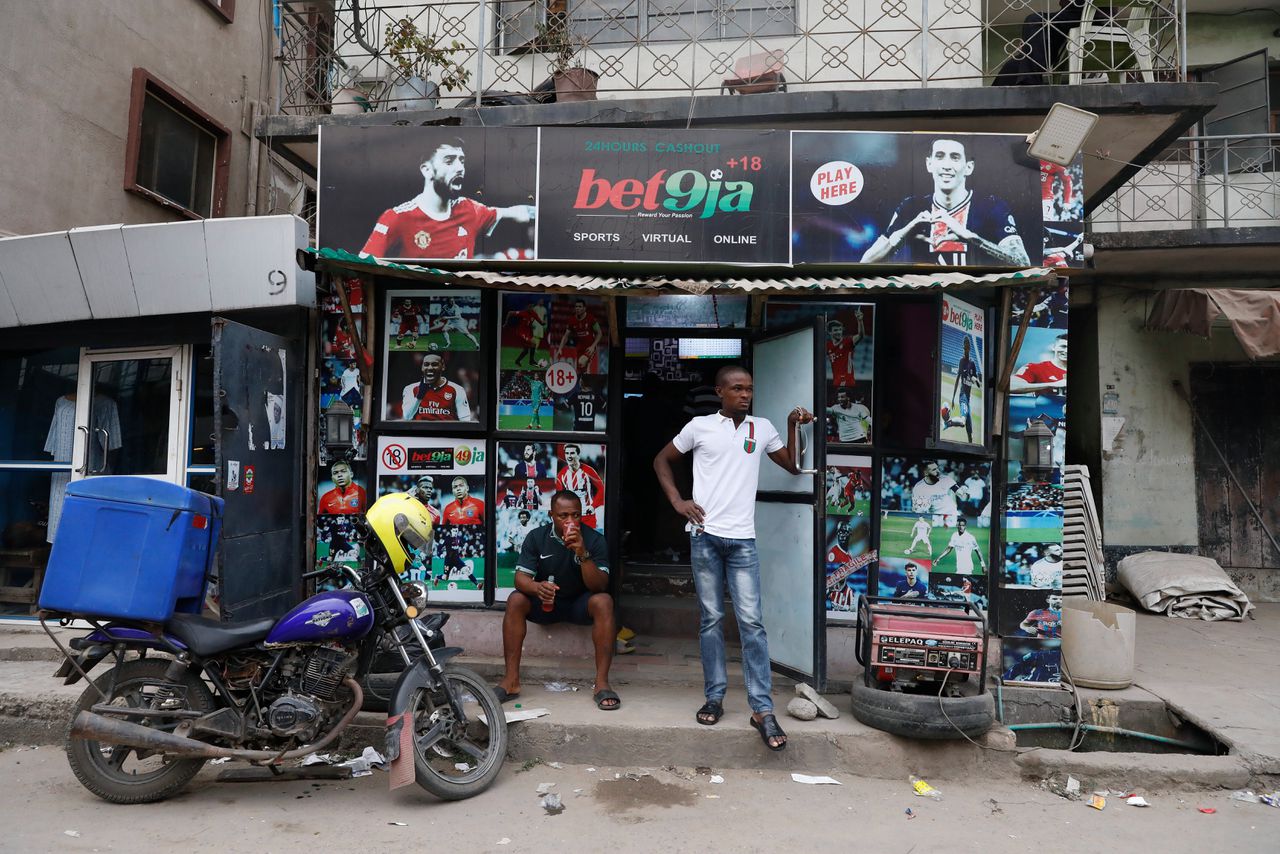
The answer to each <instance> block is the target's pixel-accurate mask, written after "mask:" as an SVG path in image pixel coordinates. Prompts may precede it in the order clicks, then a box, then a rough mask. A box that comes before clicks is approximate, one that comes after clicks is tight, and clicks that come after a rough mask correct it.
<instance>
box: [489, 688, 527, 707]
mask: <svg viewBox="0 0 1280 854" xmlns="http://www.w3.org/2000/svg"><path fill="white" fill-rule="evenodd" d="M493 693H494V694H496V695H497V697H498V703H499V704H502V703H507V702H510V701H511V700H514V699H516V698H518V697H519V696H520V692H519V691H516V692H515V693H514V694H511V693H508V692H507V689H506V688H503V687H502V686H501V685H494V686H493Z"/></svg>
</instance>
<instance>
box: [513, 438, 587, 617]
mask: <svg viewBox="0 0 1280 854" xmlns="http://www.w3.org/2000/svg"><path fill="white" fill-rule="evenodd" d="M497 471H498V474H497V478H498V480H497V492H496V496H497V497H496V501H497V510H496V511H495V512H496V514H497V515H496V517H495V518H496V521H497V538H498V541H497V546H496V547H495V549H494V552H495V564H496V572H497V575H496V578H497V589H496V591H495V598H496V599H497V601H499V602H503V601H506V598H507V596H509V595H510V594H511V591H512V590H514V589H515V571H516V561H517V559H518V558H519V557H520V549H521V548H522V547H523V546H524V538H525V537H526V536H528V535H529V533H530V532H531V531H533V530H534V529H535V528H539V527H541V526H543V525H546V524H549V523H550V522H551V496H553V495H555V493H556V492H557V491H559V490H561V489H567V490H569V491H570V492H572V493H574V494H575V495H577V496H578V498H579V500H581V501H582V524H583V525H585V526H587V527H589V528H594V529H595V530H596V531H599V532H600V533H601V534H603V533H604V524H605V504H604V495H605V492H604V471H605V448H604V445H595V444H580V443H577V442H499V443H498V459H497Z"/></svg>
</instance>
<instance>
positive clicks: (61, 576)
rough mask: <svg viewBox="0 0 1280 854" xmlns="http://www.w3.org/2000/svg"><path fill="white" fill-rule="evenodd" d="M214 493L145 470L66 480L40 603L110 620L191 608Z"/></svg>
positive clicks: (205, 563) (207, 562)
mask: <svg viewBox="0 0 1280 854" xmlns="http://www.w3.org/2000/svg"><path fill="white" fill-rule="evenodd" d="M222 505H223V502H222V499H221V498H215V497H214V496H212V495H206V494H205V493H203V492H197V491H196V490H194V489H188V488H186V487H184V486H178V485H177V484H173V483H168V482H166V481H162V480H155V479H153V478H148V477H125V476H115V477H113V476H107V477H94V478H88V479H85V480H81V481H77V482H75V483H72V484H70V485H69V486H68V487H67V494H66V501H65V502H64V504H63V507H62V519H61V521H60V522H59V524H58V533H57V535H56V537H55V540H54V544H53V551H52V553H51V554H50V555H49V565H48V568H47V569H46V570H45V576H44V586H43V587H41V589H40V607H41V608H42V609H44V610H47V611H58V612H62V613H70V614H84V615H88V616H97V617H113V618H116V619H132V620H154V621H157V622H160V621H163V620H167V619H169V617H171V616H173V613H174V612H175V611H183V612H187V613H199V611H200V607H201V602H202V599H203V596H204V584H205V577H206V575H207V574H208V571H209V569H210V567H211V565H212V561H213V555H214V550H215V549H216V548H217V543H218V534H219V532H220V531H221V529H222Z"/></svg>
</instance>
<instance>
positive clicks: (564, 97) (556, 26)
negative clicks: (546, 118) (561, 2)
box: [536, 13, 600, 101]
mask: <svg viewBox="0 0 1280 854" xmlns="http://www.w3.org/2000/svg"><path fill="white" fill-rule="evenodd" d="M536 44H537V46H538V49H539V50H540V51H542V52H543V53H545V54H548V55H549V56H550V59H551V76H552V79H553V80H554V81H555V87H556V100H557V101H594V100H595V99H596V81H597V80H599V79H600V75H599V74H597V73H596V72H594V71H592V70H591V69H589V68H584V67H583V66H582V60H581V58H579V56H578V52H579V51H580V50H582V48H584V47H586V46H587V41H586V39H584V38H583V37H582V36H579V35H576V34H574V33H573V32H572V31H571V30H570V29H569V22H568V19H567V18H566V16H565V15H564V14H563V13H555V14H552V15H550V16H548V18H547V22H546V23H545V24H538V39H537V42H536Z"/></svg>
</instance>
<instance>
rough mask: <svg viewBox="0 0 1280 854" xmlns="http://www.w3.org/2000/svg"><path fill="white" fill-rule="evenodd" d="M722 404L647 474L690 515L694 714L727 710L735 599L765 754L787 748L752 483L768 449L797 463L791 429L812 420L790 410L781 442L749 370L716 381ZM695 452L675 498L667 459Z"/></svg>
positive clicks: (704, 720) (726, 371)
mask: <svg viewBox="0 0 1280 854" xmlns="http://www.w3.org/2000/svg"><path fill="white" fill-rule="evenodd" d="M715 387H716V396H717V397H719V398H720V410H719V411H718V412H714V413H712V414H710V415H702V416H699V417H697V418H694V419H693V420H691V421H690V422H689V423H688V424H686V425H685V426H684V429H683V430H681V431H680V433H679V434H678V435H677V436H676V437H675V439H673V440H672V441H670V442H668V443H667V446H666V447H665V448H663V449H662V450H661V451H660V452H659V453H658V456H656V457H654V460H653V470H654V471H655V472H656V473H657V475H658V483H659V484H661V486H662V490H663V492H665V493H666V496H667V500H669V501H670V502H671V506H672V507H674V508H675V511H676V512H677V513H679V514H680V515H681V516H684V517H685V518H686V519H688V520H689V522H688V524H687V525H686V529H687V530H688V531H689V536H690V537H691V551H692V555H693V557H692V563H693V581H694V587H695V588H696V589H697V591H698V602H699V605H700V606H701V610H702V621H701V625H700V627H699V630H698V641H699V646H700V649H701V652H702V676H703V680H704V683H705V684H704V691H705V694H706V698H707V702H706V703H705V704H704V705H703V706H702V708H701V709H699V710H698V713H697V720H698V723H700V724H707V725H708V726H710V725H712V724H714V723H716V722H718V721H719V720H720V717H721V716H722V715H723V714H724V705H723V702H724V693H725V688H726V686H727V683H728V671H727V667H726V664H725V651H724V628H723V626H722V623H723V621H724V592H725V588H726V587H728V589H729V594H730V596H731V597H732V599H733V610H734V615H735V616H736V617H737V620H738V634H739V635H740V636H741V638H742V674H743V678H744V679H745V681H746V683H747V700H748V702H749V703H750V704H751V712H752V715H751V725H752V726H753V727H755V728H756V730H757V731H758V732H759V733H760V738H761V739H762V740H763V741H764V743H765V745H766V746H768V748H769V749H770V750H782V749H783V748H784V747H786V746H787V734H786V733H785V732H783V731H782V727H781V726H779V725H778V719H777V718H776V717H775V716H774V714H773V698H772V696H771V694H772V691H773V685H772V682H773V680H772V675H771V674H770V672H769V644H768V639H767V638H766V637H765V631H764V622H763V620H762V618H761V614H760V558H759V556H758V554H757V553H756V539H755V538H756V530H755V513H756V486H757V484H758V482H759V480H760V458H761V457H762V456H764V455H765V454H768V455H769V459H771V460H773V461H774V462H775V463H777V464H778V465H779V466H781V467H782V468H784V469H786V470H787V471H789V472H791V473H792V474H799V473H800V469H799V467H798V466H797V465H796V463H795V460H796V425H798V424H808V423H809V422H811V421H813V414H812V413H810V412H809V411H808V410H806V409H804V408H803V407H799V406H797V407H796V408H795V409H793V410H792V411H791V413H790V414H789V415H788V416H787V443H786V445H785V446H784V445H783V443H782V437H781V436H779V435H778V431H777V430H775V429H774V427H773V425H772V424H770V423H769V422H768V420H766V419H764V418H753V417H752V416H750V415H748V414H747V413H748V412H750V411H751V400H752V396H753V394H754V386H753V384H752V380H751V374H750V373H748V372H747V371H746V370H745V369H744V368H740V367H738V366H736V365H731V366H727V367H724V368H721V369H720V371H719V372H718V373H717V374H716V379H715ZM690 451H692V452H693V498H692V499H687V498H684V497H683V496H681V495H680V491H679V489H677V488H676V482H675V475H674V474H673V472H672V469H671V465H672V463H674V462H675V461H676V460H678V459H680V457H682V456H683V455H685V454H687V453H689V452H690Z"/></svg>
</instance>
